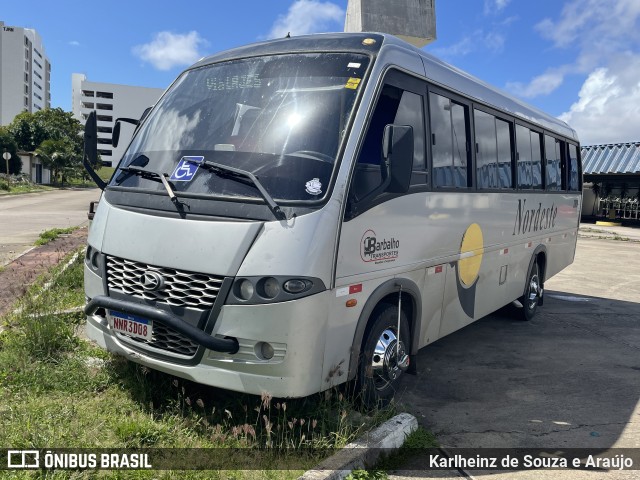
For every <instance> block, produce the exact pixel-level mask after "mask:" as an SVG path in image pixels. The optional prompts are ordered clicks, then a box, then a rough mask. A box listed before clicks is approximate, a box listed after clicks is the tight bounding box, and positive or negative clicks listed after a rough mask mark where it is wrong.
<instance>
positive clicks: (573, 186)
mask: <svg viewBox="0 0 640 480" xmlns="http://www.w3.org/2000/svg"><path fill="white" fill-rule="evenodd" d="M569 190H571V191H573V192H577V191H580V169H579V167H578V147H576V146H575V145H571V144H570V145H569Z"/></svg>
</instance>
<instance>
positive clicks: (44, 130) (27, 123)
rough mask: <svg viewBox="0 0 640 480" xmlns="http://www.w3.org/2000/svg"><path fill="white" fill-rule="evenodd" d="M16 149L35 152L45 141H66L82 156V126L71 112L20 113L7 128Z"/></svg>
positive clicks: (43, 111) (58, 110) (56, 109)
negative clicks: (15, 144)
mask: <svg viewBox="0 0 640 480" xmlns="http://www.w3.org/2000/svg"><path fill="white" fill-rule="evenodd" d="M8 130H9V133H11V135H13V138H14V139H15V141H16V143H17V144H18V148H20V149H21V150H24V151H26V152H33V151H35V150H36V149H37V148H38V147H39V146H40V145H41V144H42V142H44V141H45V140H67V141H68V142H70V144H71V145H72V147H73V150H74V151H75V152H76V153H78V154H80V155H82V130H83V127H82V124H81V123H80V122H79V121H78V120H77V119H75V118H74V117H73V114H72V113H71V112H65V111H64V110H62V109H61V108H46V109H44V110H39V111H37V112H35V113H30V112H22V113H19V114H18V115H16V116H15V118H14V119H13V121H12V122H11V123H10V124H9V126H8Z"/></svg>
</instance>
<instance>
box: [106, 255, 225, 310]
mask: <svg viewBox="0 0 640 480" xmlns="http://www.w3.org/2000/svg"><path fill="white" fill-rule="evenodd" d="M147 271H153V272H158V273H159V274H160V275H162V276H163V277H164V281H165V286H164V288H163V289H162V290H160V291H148V290H145V289H144V288H143V287H142V282H141V280H140V279H141V277H142V275H143V274H144V272H147ZM223 280H224V277H221V276H217V275H209V274H204V273H195V272H188V271H184V270H177V269H174V268H166V267H158V266H155V265H148V264H146V263H142V262H135V261H133V260H127V259H125V258H119V257H112V256H107V285H108V286H109V289H113V290H117V291H119V292H122V293H124V294H126V295H131V296H134V297H138V298H142V299H144V300H152V301H156V302H160V303H165V304H167V305H172V306H175V307H190V308H197V309H200V310H206V309H209V308H212V307H213V304H214V303H215V301H216V297H217V296H218V292H219V291H220V288H221V286H222V282H223Z"/></svg>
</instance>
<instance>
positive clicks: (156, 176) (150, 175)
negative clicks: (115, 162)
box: [119, 165, 184, 216]
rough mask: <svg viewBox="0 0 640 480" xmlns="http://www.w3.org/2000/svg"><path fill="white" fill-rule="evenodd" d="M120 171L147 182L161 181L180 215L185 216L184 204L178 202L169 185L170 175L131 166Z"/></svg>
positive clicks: (121, 168)
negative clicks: (144, 179)
mask: <svg viewBox="0 0 640 480" xmlns="http://www.w3.org/2000/svg"><path fill="white" fill-rule="evenodd" d="M119 169H120V170H122V171H123V172H127V173H133V174H134V175H140V176H141V177H142V178H146V179H147V180H153V181H154V182H158V181H159V182H160V183H162V185H164V188H165V190H166V191H167V193H168V194H169V198H170V199H171V201H172V202H173V203H174V205H175V206H176V208H177V209H178V210H179V211H180V213H181V214H182V215H183V216H184V209H183V205H184V203H183V202H181V201H180V200H178V197H177V196H176V193H175V192H174V190H173V188H172V187H171V184H170V183H169V181H168V180H167V177H168V176H169V175H167V174H166V173H158V172H154V171H152V170H145V169H144V168H140V167H136V166H131V165H130V166H128V167H119Z"/></svg>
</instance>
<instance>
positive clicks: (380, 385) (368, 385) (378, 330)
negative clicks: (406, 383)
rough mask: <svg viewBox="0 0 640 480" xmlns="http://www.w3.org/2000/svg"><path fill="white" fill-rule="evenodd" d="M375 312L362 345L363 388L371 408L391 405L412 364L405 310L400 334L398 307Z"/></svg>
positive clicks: (359, 374) (386, 307)
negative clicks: (405, 372) (404, 373)
mask: <svg viewBox="0 0 640 480" xmlns="http://www.w3.org/2000/svg"><path fill="white" fill-rule="evenodd" d="M374 315H375V318H374V320H373V323H372V325H371V328H370V329H369V331H368V333H367V335H366V337H365V340H364V342H363V344H362V355H361V359H360V365H359V367H358V383H359V387H360V388H359V390H360V394H361V397H362V402H363V404H364V405H365V406H366V407H367V408H375V407H381V406H385V405H387V404H388V403H389V402H390V401H391V399H392V398H393V396H394V394H395V392H396V390H397V388H398V384H399V383H400V377H401V376H402V373H403V372H404V371H406V369H407V367H408V366H409V357H408V354H409V339H410V335H409V333H410V332H409V322H408V321H407V317H406V315H405V313H404V312H402V313H401V315H400V335H398V308H397V307H396V306H393V305H387V306H384V307H382V308H381V309H380V310H379V311H378V313H377V314H376V313H374ZM398 337H400V338H398Z"/></svg>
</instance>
